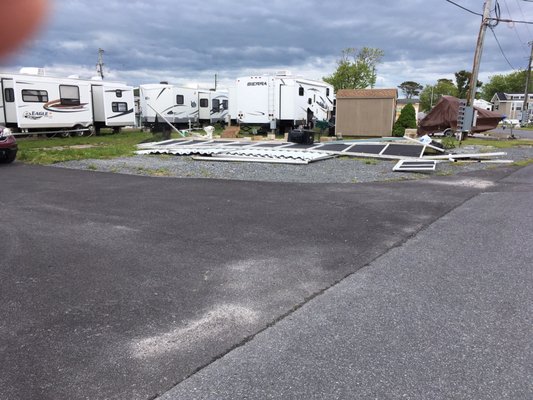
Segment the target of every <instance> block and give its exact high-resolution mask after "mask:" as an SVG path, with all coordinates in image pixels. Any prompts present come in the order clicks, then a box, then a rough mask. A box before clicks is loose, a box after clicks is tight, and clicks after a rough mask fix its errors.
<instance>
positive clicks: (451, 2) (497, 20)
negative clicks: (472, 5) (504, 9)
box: [445, 0, 533, 26]
mask: <svg viewBox="0 0 533 400" xmlns="http://www.w3.org/2000/svg"><path fill="white" fill-rule="evenodd" d="M445 1H447V2H448V3H450V4H453V5H454V6H456V7H459V8H461V9H463V10H465V11H468V12H469V13H471V14H474V15H479V16H480V17H483V14H480V13H477V12H475V11H472V10H469V9H468V8H466V7H463V6H462V5H460V4H457V3H456V2H455V1H452V0H445ZM523 1H526V0H523ZM527 1H528V2H530V3H533V0H527ZM495 11H496V12H497V15H499V6H497V8H495ZM487 19H488V20H490V21H495V24H494V23H493V24H491V26H496V25H498V23H500V22H513V23H515V24H529V25H533V21H518V20H514V19H504V18H499V16H497V17H496V18H490V17H489V18H487Z"/></svg>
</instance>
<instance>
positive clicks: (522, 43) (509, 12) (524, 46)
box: [503, 0, 529, 50]
mask: <svg viewBox="0 0 533 400" xmlns="http://www.w3.org/2000/svg"><path fill="white" fill-rule="evenodd" d="M503 3H504V4H505V8H506V9H507V13H508V14H509V18H511V19H512V18H513V16H512V15H511V10H510V9H509V4H507V0H503ZM510 28H511V29H512V30H513V31H514V33H515V34H516V37H517V38H518V41H519V42H520V44H521V45H522V48H523V49H524V50H525V49H526V42H524V41H523V40H522V38H521V37H520V34H519V33H518V29H516V28H515V27H514V25H510ZM528 29H529V27H528ZM528 50H529V49H528Z"/></svg>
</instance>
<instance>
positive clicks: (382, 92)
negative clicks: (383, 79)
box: [335, 89, 398, 137]
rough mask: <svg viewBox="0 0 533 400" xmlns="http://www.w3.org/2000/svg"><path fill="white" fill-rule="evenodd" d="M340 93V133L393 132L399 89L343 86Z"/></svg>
mask: <svg viewBox="0 0 533 400" xmlns="http://www.w3.org/2000/svg"><path fill="white" fill-rule="evenodd" d="M336 97H337V114H336V121H335V125H336V126H335V131H336V133H337V135H339V134H342V135H343V136H366V137H372V136H374V137H382V136H390V135H391V132H392V125H393V124H394V121H395V117H396V100H397V98H398V91H397V90H396V89H343V90H339V91H338V92H337V95H336Z"/></svg>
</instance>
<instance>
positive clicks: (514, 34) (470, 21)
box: [1, 0, 533, 87]
mask: <svg viewBox="0 0 533 400" xmlns="http://www.w3.org/2000/svg"><path fill="white" fill-rule="evenodd" d="M454 2H455V3H457V4H459V5H461V6H463V7H464V8H467V9H468V10H471V11H472V12H473V13H477V14H481V13H482V11H483V0H454ZM496 3H498V5H499V9H500V11H501V13H500V16H501V18H506V19H513V20H520V21H524V20H528V21H532V20H533V1H532V0H498V1H497V2H496V1H495V0H494V1H493V5H495V4H496ZM473 13H471V12H468V11H466V10H464V9H461V8H459V7H457V6H455V5H453V4H451V3H450V2H447V1H446V0H403V1H398V0H320V1H319V0H261V1H260V0H55V2H53V8H52V10H51V12H50V14H49V17H48V20H47V22H46V23H45V25H44V27H43V28H42V29H41V31H40V33H39V34H38V35H37V36H36V37H35V39H34V40H33V41H31V42H29V43H27V45H26V46H25V47H24V48H23V49H22V50H21V51H20V52H19V53H18V54H17V55H15V56H13V57H11V58H10V59H8V60H7V62H5V63H4V65H3V66H1V70H2V71H4V72H6V71H9V72H15V71H18V69H19V68H20V67H22V66H32V67H44V68H45V69H46V71H47V74H49V75H56V76H67V75H71V74H78V75H80V76H81V77H90V76H93V75H95V74H96V68H95V64H96V61H97V56H98V48H102V49H104V50H105V54H104V62H105V67H104V72H105V74H106V79H109V80H121V81H126V82H127V83H129V84H131V85H134V86H136V85H139V84H141V83H156V82H159V81H162V80H166V81H170V82H171V83H176V84H181V85H185V84H187V85H197V84H198V85H201V86H212V85H213V81H214V75H215V74H217V75H218V78H219V84H222V85H225V86H228V85H231V84H232V81H234V79H235V78H236V77H238V76H244V75H250V74H256V73H265V72H275V71H278V70H289V71H291V72H292V73H294V74H298V75H302V76H305V77H307V78H312V79H320V78H322V77H323V76H326V75H329V74H331V73H332V72H333V71H334V70H335V65H336V60H337V59H338V58H339V56H340V54H341V51H342V49H345V48H347V47H355V48H361V47H364V46H367V47H376V48H380V49H382V50H383V51H384V52H385V57H384V58H383V62H382V63H381V64H380V65H379V66H378V69H377V73H378V81H377V85H376V86H378V87H396V86H397V85H399V84H400V83H402V82H403V81H406V80H413V81H417V82H419V83H422V84H433V83H435V81H436V80H437V79H439V78H453V73H454V72H456V71H459V70H462V69H466V70H471V69H472V60H473V54H474V49H475V45H476V40H477V35H478V31H479V26H480V22H481V17H480V16H479V15H475V14H473ZM492 15H493V16H494V12H493V14H492ZM493 31H494V33H495V35H496V38H497V40H496V39H495V36H494V35H493V33H492V31H491V30H487V35H486V39H485V47H484V52H483V59H482V64H481V68H480V79H481V80H482V81H486V80H487V79H488V77H489V76H491V75H494V74H500V73H509V72H512V71H513V69H524V68H526V67H527V61H528V56H529V47H528V44H527V43H528V42H529V41H531V40H533V25H527V24H518V23H515V24H512V23H506V22H500V23H499V24H498V25H497V26H496V27H495V28H494V30H493ZM498 42H499V44H500V46H501V48H502V49H503V54H502V51H501V50H500V48H499V46H498Z"/></svg>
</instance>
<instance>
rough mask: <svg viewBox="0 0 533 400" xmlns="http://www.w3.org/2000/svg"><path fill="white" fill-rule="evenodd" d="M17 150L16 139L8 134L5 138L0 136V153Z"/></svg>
mask: <svg viewBox="0 0 533 400" xmlns="http://www.w3.org/2000/svg"><path fill="white" fill-rule="evenodd" d="M17 150H18V146H17V141H16V140H15V138H14V137H13V136H8V137H7V138H0V153H3V152H6V151H17Z"/></svg>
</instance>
